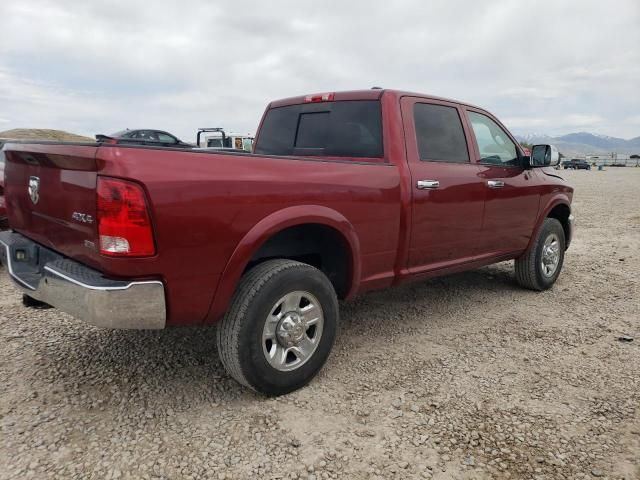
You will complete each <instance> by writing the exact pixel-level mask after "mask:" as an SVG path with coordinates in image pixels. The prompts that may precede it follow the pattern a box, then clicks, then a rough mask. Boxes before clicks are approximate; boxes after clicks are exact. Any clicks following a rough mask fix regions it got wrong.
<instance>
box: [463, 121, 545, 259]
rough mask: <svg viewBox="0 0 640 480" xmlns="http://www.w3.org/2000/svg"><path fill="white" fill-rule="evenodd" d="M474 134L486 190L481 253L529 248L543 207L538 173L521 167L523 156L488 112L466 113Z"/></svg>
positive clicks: (504, 252)
mask: <svg viewBox="0 0 640 480" xmlns="http://www.w3.org/2000/svg"><path fill="white" fill-rule="evenodd" d="M466 115H467V117H468V119H469V123H470V125H471V129H472V130H473V133H474V137H475V138H474V143H473V147H474V149H475V153H474V156H475V157H476V160H477V162H478V166H479V168H480V176H481V177H482V179H483V180H484V182H485V184H486V186H487V188H486V192H485V193H486V201H485V210H484V223H483V225H482V249H483V251H484V252H485V253H487V254H492V255H502V254H511V253H514V252H518V251H522V250H524V249H525V248H526V247H527V245H528V244H529V240H530V238H531V235H532V233H533V229H534V227H535V224H536V220H537V217H538V209H539V203H540V194H539V188H538V187H537V185H536V184H537V183H539V182H537V181H536V175H540V173H538V172H536V171H535V170H531V169H529V170H527V169H525V168H524V167H523V165H522V155H521V154H520V152H519V151H518V147H517V146H516V144H515V141H514V140H513V139H512V138H511V136H510V135H509V134H508V133H507V132H506V130H505V129H504V128H503V127H502V126H501V125H500V124H498V122H497V121H495V120H494V119H493V118H491V117H490V116H489V115H488V114H487V113H486V112H482V111H480V110H475V109H467V110H466Z"/></svg>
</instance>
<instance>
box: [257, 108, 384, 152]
mask: <svg viewBox="0 0 640 480" xmlns="http://www.w3.org/2000/svg"><path fill="white" fill-rule="evenodd" d="M381 117H382V115H381V110H380V102H379V101H377V100H349V101H338V102H322V103H305V104H300V105H290V106H286V107H278V108H272V109H271V110H269V111H268V112H267V114H266V116H265V118H264V121H263V124H262V128H261V130H260V133H259V135H258V138H257V139H256V143H255V153H258V154H263V155H311V156H331V157H376V158H379V157H382V156H383V150H382V118H381Z"/></svg>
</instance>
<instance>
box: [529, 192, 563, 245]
mask: <svg viewBox="0 0 640 480" xmlns="http://www.w3.org/2000/svg"><path fill="white" fill-rule="evenodd" d="M570 215H571V201H570V200H569V198H568V197H567V196H565V195H556V196H555V197H553V198H552V199H551V200H550V201H549V202H548V203H547V206H546V207H545V208H544V209H543V210H542V213H541V214H540V215H539V216H538V221H537V223H536V227H535V229H534V231H533V235H531V239H530V240H529V245H527V249H529V248H530V247H531V245H532V244H533V242H534V241H535V239H536V238H537V236H538V232H539V231H540V229H541V228H542V223H543V222H544V220H545V218H555V219H556V220H558V221H559V222H560V224H561V225H562V229H563V230H564V235H565V242H566V244H565V248H568V247H569V243H570V242H571V236H572V233H573V232H572V231H571V221H570V220H569V217H570Z"/></svg>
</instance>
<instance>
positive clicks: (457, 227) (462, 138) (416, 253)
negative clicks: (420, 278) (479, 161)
mask: <svg viewBox="0 0 640 480" xmlns="http://www.w3.org/2000/svg"><path fill="white" fill-rule="evenodd" d="M401 108H402V118H403V123H404V129H405V138H406V147H407V161H408V164H409V170H410V172H411V192H412V222H411V234H410V244H409V258H408V267H409V269H410V271H412V273H420V272H421V271H428V270H437V269H440V268H446V267H449V266H453V265H455V264H459V263H464V262H467V261H471V260H473V257H474V256H476V255H477V254H478V252H479V244H478V237H479V235H480V233H481V227H482V215H483V209H484V198H485V188H486V187H485V184H484V180H483V179H482V178H481V176H480V171H479V168H478V166H477V165H476V163H474V162H473V161H472V156H471V151H470V148H469V145H470V144H471V141H472V137H471V133H470V131H469V130H468V127H467V125H466V123H465V122H463V121H462V119H463V118H464V117H463V115H464V114H463V112H462V109H461V108H460V107H458V106H457V105H456V104H453V103H449V102H444V101H436V100H430V99H429V100H427V99H421V98H416V97H404V98H403V99H402V101H401Z"/></svg>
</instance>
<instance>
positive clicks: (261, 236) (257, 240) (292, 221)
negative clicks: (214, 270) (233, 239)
mask: <svg viewBox="0 0 640 480" xmlns="http://www.w3.org/2000/svg"><path fill="white" fill-rule="evenodd" d="M306 225H318V226H321V227H324V228H327V229H331V231H333V232H335V234H337V235H339V238H341V239H342V240H343V242H344V246H345V248H346V249H347V252H346V254H347V258H348V263H349V270H348V279H347V283H348V285H347V287H346V288H345V291H344V292H343V294H342V295H341V297H342V298H350V297H352V296H353V295H354V294H355V292H356V291H357V289H358V285H359V284H360V276H361V266H360V242H359V239H358V236H357V234H356V231H355V228H354V227H353V225H352V224H351V223H350V222H349V221H348V220H347V219H346V217H344V215H342V214H341V213H339V212H337V211H336V210H333V209H331V208H328V207H324V206H320V205H299V206H294V207H288V208H284V209H282V210H278V211H276V212H273V213H271V214H270V215H268V216H267V217H265V218H263V219H262V220H260V221H259V222H258V223H257V224H255V225H254V226H253V227H252V228H251V229H250V230H249V231H248V232H247V233H246V234H245V236H244V237H243V238H242V240H240V242H239V243H238V245H237V246H236V248H235V250H234V252H233V253H232V254H231V257H230V258H229V260H228V261H227V264H226V266H225V268H224V270H223V272H222V274H221V277H220V281H219V283H218V288H217V289H216V293H215V295H214V298H213V301H212V303H211V307H210V308H209V314H208V315H207V318H206V320H205V322H206V323H211V322H215V321H217V320H218V319H219V318H220V317H221V316H222V315H224V313H225V311H226V310H227V308H228V306H229V303H230V302H231V299H232V296H233V294H234V292H235V290H236V288H237V285H238V283H239V281H240V278H241V277H242V275H243V273H244V272H245V271H246V269H247V267H249V266H250V264H251V262H252V260H253V259H254V257H255V255H256V253H258V252H259V251H260V249H261V248H262V247H263V246H264V245H265V244H266V243H267V242H268V241H269V240H270V239H272V238H274V237H276V236H277V235H278V234H280V233H282V232H285V231H287V230H288V229H291V228H295V227H302V226H306Z"/></svg>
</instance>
